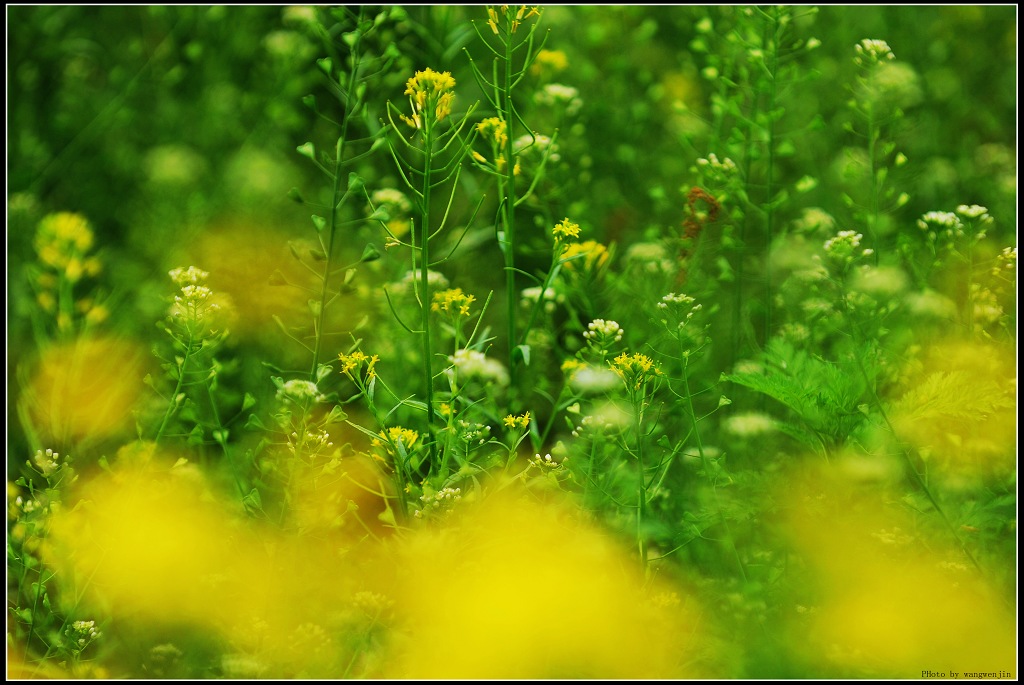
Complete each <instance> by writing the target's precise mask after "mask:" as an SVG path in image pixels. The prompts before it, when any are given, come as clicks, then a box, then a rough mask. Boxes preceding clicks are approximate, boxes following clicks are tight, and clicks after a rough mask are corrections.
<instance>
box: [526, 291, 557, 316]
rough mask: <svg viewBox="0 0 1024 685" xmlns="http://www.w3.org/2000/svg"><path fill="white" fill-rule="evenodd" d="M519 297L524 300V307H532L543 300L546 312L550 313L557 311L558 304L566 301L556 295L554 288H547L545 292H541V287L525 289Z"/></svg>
mask: <svg viewBox="0 0 1024 685" xmlns="http://www.w3.org/2000/svg"><path fill="white" fill-rule="evenodd" d="M519 295H520V297H521V298H522V299H521V300H520V302H521V304H522V305H523V306H524V307H532V306H533V305H534V303H536V302H537V301H538V300H540V299H542V298H543V301H544V311H546V312H548V313H551V312H553V311H555V304H556V303H561V302H564V301H565V297H564V296H563V295H559V294H558V293H556V292H555V289H554V288H545V289H544V292H541V288H540V286H536V287H533V288H523V290H522V292H521V293H520V294H519Z"/></svg>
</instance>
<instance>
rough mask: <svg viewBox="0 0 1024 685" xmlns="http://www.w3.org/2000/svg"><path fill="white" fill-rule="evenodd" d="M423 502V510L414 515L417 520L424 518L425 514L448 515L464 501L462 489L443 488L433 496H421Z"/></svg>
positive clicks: (415, 512)
mask: <svg viewBox="0 0 1024 685" xmlns="http://www.w3.org/2000/svg"><path fill="white" fill-rule="evenodd" d="M420 501H421V502H423V509H417V510H416V511H414V512H413V513H412V515H413V516H415V517H416V518H418V519H419V518H423V514H424V512H428V513H447V512H449V511H451V510H452V508H453V507H454V506H455V505H456V504H458V503H459V502H461V501H462V488H441V489H440V490H438V491H437V492H435V493H434V494H433V495H430V494H425V495H420Z"/></svg>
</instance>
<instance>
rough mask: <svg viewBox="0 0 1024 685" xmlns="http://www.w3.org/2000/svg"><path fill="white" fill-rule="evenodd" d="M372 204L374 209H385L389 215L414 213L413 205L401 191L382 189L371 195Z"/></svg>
mask: <svg viewBox="0 0 1024 685" xmlns="http://www.w3.org/2000/svg"><path fill="white" fill-rule="evenodd" d="M370 203H371V204H372V205H373V206H374V207H383V208H384V209H385V210H386V211H387V212H388V214H392V215H394V214H408V213H409V212H411V211H412V203H411V202H409V198H408V197H406V196H405V193H403V192H402V191H401V190H395V189H394V188H381V189H380V190H375V191H373V193H371V194H370Z"/></svg>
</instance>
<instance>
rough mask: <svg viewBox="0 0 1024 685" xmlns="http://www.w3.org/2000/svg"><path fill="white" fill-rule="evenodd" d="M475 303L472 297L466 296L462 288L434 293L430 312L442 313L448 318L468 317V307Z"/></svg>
mask: <svg viewBox="0 0 1024 685" xmlns="http://www.w3.org/2000/svg"><path fill="white" fill-rule="evenodd" d="M474 302H476V298H475V297H473V296H472V295H466V294H465V293H463V292H462V288H451V289H449V290H442V291H441V292H438V293H434V302H433V303H432V304H431V305H430V309H431V311H435V312H443V313H445V314H448V315H449V316H452V317H454V316H469V305H471V304H473V303H474Z"/></svg>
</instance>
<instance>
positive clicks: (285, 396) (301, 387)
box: [277, 380, 324, 404]
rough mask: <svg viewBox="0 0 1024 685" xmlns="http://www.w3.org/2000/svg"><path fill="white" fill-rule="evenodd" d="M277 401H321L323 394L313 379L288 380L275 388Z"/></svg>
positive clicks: (299, 402)
mask: <svg viewBox="0 0 1024 685" xmlns="http://www.w3.org/2000/svg"><path fill="white" fill-rule="evenodd" d="M277 399H278V400H279V401H291V402H295V403H296V404H303V403H306V402H311V401H312V402H322V401H323V400H324V396H323V395H321V394H320V390H319V389H318V388H317V387H316V383H314V382H313V381H302V380H290V381H285V382H284V383H282V384H281V385H280V386H279V387H278V389H277Z"/></svg>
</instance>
